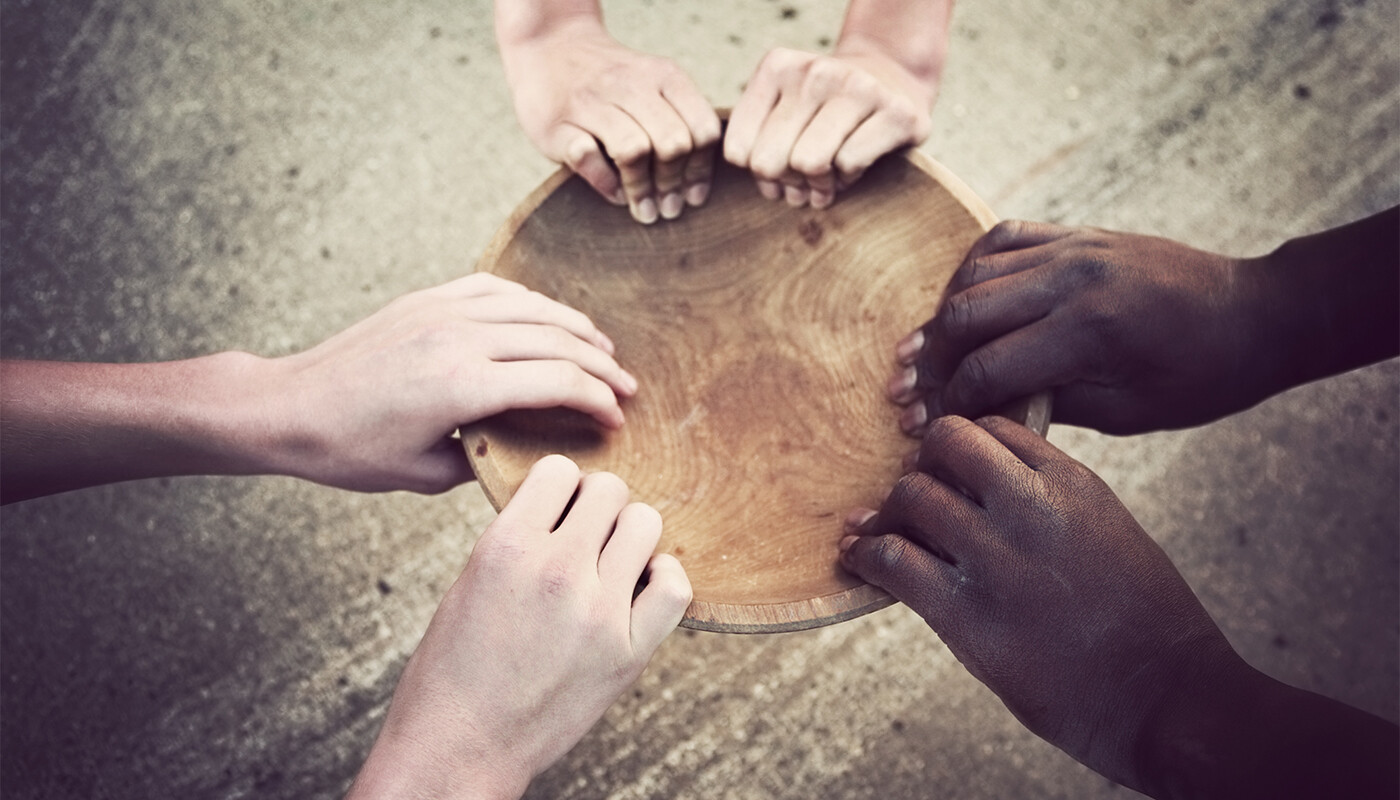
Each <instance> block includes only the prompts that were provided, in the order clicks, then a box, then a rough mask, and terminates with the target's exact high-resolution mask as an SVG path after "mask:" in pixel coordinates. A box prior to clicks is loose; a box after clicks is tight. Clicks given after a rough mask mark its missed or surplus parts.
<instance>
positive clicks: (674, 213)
mask: <svg viewBox="0 0 1400 800" xmlns="http://www.w3.org/2000/svg"><path fill="white" fill-rule="evenodd" d="M684 210H685V198H683V197H681V193H680V192H670V193H668V194H667V195H666V196H665V197H663V198H661V216H663V217H665V218H666V219H675V218H676V217H679V216H680V215H681V212H682V211H684Z"/></svg>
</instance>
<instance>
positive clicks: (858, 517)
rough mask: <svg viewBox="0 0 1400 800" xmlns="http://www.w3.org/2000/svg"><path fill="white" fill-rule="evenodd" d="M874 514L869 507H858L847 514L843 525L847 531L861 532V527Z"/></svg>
mask: <svg viewBox="0 0 1400 800" xmlns="http://www.w3.org/2000/svg"><path fill="white" fill-rule="evenodd" d="M874 516H875V512H874V511H871V510H870V509H868V508H857V509H855V510H853V511H852V512H851V513H849V514H847V515H846V519H845V521H844V522H843V523H842V527H843V528H844V529H845V530H846V532H847V533H859V532H860V529H861V528H862V527H864V526H865V523H867V522H869V521H870V520H871V519H872V518H873V517H874Z"/></svg>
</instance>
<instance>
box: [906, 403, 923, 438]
mask: <svg viewBox="0 0 1400 800" xmlns="http://www.w3.org/2000/svg"><path fill="white" fill-rule="evenodd" d="M926 424H928V411H927V410H926V409H925V408H924V404H923V403H915V404H913V405H912V406H909V407H908V408H906V409H904V413H903V414H900V415H899V427H900V428H901V429H902V430H903V431H904V432H905V433H907V434H910V435H915V434H918V433H919V431H920V430H921V429H922V428H923V427H924V425H926Z"/></svg>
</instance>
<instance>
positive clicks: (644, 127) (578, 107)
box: [498, 11, 720, 225]
mask: <svg viewBox="0 0 1400 800" xmlns="http://www.w3.org/2000/svg"><path fill="white" fill-rule="evenodd" d="M498 13H506V12H501V11H498ZM501 54H502V57H503V58H504V60H505V66H506V74H507V79H508V80H509V83H510V87H511V93H512V95H513V98H514V101H515V112H516V116H517V117H519V119H520V124H521V126H522V127H523V128H524V129H525V135H526V136H528V137H529V138H530V141H532V142H534V144H535V146H536V147H537V148H539V150H540V152H542V153H544V155H545V156H546V157H548V158H550V159H551V160H554V161H557V162H560V163H562V164H565V165H566V166H568V167H569V168H570V169H572V170H573V171H574V172H576V173H578V175H579V177H581V178H583V179H584V180H585V181H587V182H588V183H589V184H590V185H591V186H592V187H593V188H594V189H596V190H597V191H598V193H599V194H600V195H602V196H603V197H604V198H606V199H607V200H609V201H610V202H613V203H616V204H618V205H623V204H626V205H627V206H628V208H630V209H631V212H632V216H633V218H635V219H636V220H637V221H638V222H642V223H644V224H648V225H650V224H651V223H653V222H655V221H656V220H657V218H658V216H659V217H661V218H664V219H675V218H677V217H679V216H680V215H681V212H682V211H683V210H684V209H685V207H686V205H687V204H689V205H692V206H699V205H702V204H704V202H705V200H706V199H707V198H708V197H709V194H710V180H711V177H712V175H713V173H714V149H715V144H716V142H718V141H719V133H720V125H719V117H718V116H717V115H716V114H715V111H714V109H713V108H712V107H711V106H710V104H709V102H708V101H706V100H705V98H704V96H703V95H702V94H701V93H700V90H699V89H698V88H697V87H696V86H695V83H694V82H693V81H691V79H690V77H689V76H687V75H686V74H685V73H684V72H682V71H681V69H680V68H679V67H677V66H676V64H675V63H674V62H672V61H670V60H668V59H664V58H657V57H654V56H649V55H646V54H644V53H639V52H637V51H635V50H631V49H629V48H627V47H624V46H622V45H621V44H619V43H618V42H617V41H616V40H614V39H613V38H612V37H611V36H609V35H608V32H607V31H606V30H605V29H604V28H603V26H602V23H601V21H600V20H596V19H591V18H584V19H579V18H571V19H569V20H566V21H561V22H558V23H557V24H552V25H545V26H541V28H540V29H539V30H537V31H534V32H533V35H532V36H529V37H524V38H518V39H516V38H511V37H508V36H502V37H501Z"/></svg>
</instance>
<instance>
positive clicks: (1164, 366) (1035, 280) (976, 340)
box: [889, 208, 1400, 436]
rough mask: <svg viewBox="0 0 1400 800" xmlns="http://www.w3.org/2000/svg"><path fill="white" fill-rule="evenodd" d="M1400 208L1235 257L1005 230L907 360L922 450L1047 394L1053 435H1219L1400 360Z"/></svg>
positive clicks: (901, 348)
mask: <svg viewBox="0 0 1400 800" xmlns="http://www.w3.org/2000/svg"><path fill="white" fill-rule="evenodd" d="M1397 297H1400V209H1397V208H1391V209H1387V210H1385V211H1382V212H1380V213H1378V214H1375V215H1373V216H1370V217H1367V218H1365V219H1361V220H1357V221H1356V222H1352V223H1350V224H1347V225H1343V226H1341V227H1337V228H1333V229H1331V230H1327V231H1323V232H1321V233H1317V234H1313V235H1310V236H1303V237H1299V238H1296V239H1292V240H1290V241H1288V242H1285V243H1284V244H1283V245H1282V246H1280V247H1279V248H1278V249H1276V250H1274V251H1273V252H1272V253H1269V254H1268V255H1265V256H1261V257H1259V258H1249V259H1237V258H1228V257H1225V256H1221V255H1216V254H1214V253H1207V252H1205V251H1202V250H1196V249H1193V248H1190V247H1187V246H1186V245H1183V244H1179V243H1177V242H1173V241H1170V240H1168V239H1160V238H1156V237H1152V236H1138V235H1133V234H1125V233H1113V232H1110V231H1103V230H1097V229H1093V228H1065V227H1061V226H1058V225H1048V224H1044V223H1031V222H1016V221H1009V222H1003V223H1001V224H999V225H997V226H996V227H994V228H992V230H991V231H989V232H988V233H987V234H986V235H985V236H983V237H982V238H981V239H979V240H978V241H977V242H976V244H974V245H973V246H972V249H971V250H970V251H969V252H968V254H967V257H966V258H965V259H963V262H962V264H961V266H959V268H958V270H957V272H956V273H955V275H954V276H953V279H952V281H951V283H950V285H949V286H948V290H947V292H946V293H945V294H944V301H943V303H942V305H941V307H940V308H939V309H938V313H937V314H935V315H934V317H933V318H932V319H931V320H929V322H927V323H926V324H925V325H923V326H922V327H921V328H920V329H919V330H917V331H915V332H914V333H912V334H910V335H909V336H907V337H905V338H904V340H903V341H901V342H900V343H899V344H898V345H897V347H896V357H897V359H898V360H899V364H900V368H899V370H898V371H897V372H896V374H895V375H894V376H893V377H892V378H891V380H890V386H889V391H890V396H891V398H892V399H894V400H895V401H896V402H897V403H899V404H901V405H904V406H906V409H905V411H904V414H903V415H902V417H901V420H900V423H901V425H902V427H903V428H904V430H905V431H907V432H909V433H910V434H912V435H916V436H917V435H920V434H921V433H922V432H923V430H924V428H925V426H926V425H927V421H928V420H931V419H936V418H937V417H939V416H942V415H943V414H961V415H964V416H974V415H980V414H985V413H993V412H994V411H995V410H996V409H997V408H999V407H1001V406H1002V405H1003V404H1005V403H1007V402H1009V401H1012V400H1015V399H1017V398H1019V397H1022V396H1025V395H1029V394H1034V393H1036V392H1040V391H1052V392H1053V393H1054V407H1055V419H1056V421H1057V422H1063V423H1067V424H1070V425H1084V426H1088V427H1093V428H1097V429H1099V430H1101V431H1104V432H1106V433H1115V434H1128V433H1140V432H1144V431H1149V430H1157V429H1164V428H1182V427H1187V426H1192V425H1200V424H1204V423H1207V422H1212V421H1214V420H1216V419H1219V418H1220V417H1223V416H1225V415H1227V414H1231V413H1234V412H1236V411H1241V410H1243V409H1245V408H1248V407H1250V406H1252V405H1254V404H1255V403H1258V402H1260V401H1261V400H1263V399H1265V398H1267V397H1269V396H1270V395H1272V394H1275V393H1277V392H1280V391H1283V390H1285V389H1289V388H1291V387H1293V386H1297V385H1299V384H1302V383H1306V382H1308V381H1312V380H1316V379H1318V378H1322V377H1325V376H1328V375H1334V374H1337V373H1339V372H1344V371H1346V370H1349V369H1354V368H1356V367H1359V366H1363V365H1366V364H1370V363H1373V362H1375V361H1380V360H1382V359H1386V358H1391V357H1394V356H1395V355H1397V354H1400V335H1397V332H1398V331H1400V302H1397V300H1396V298H1397Z"/></svg>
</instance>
